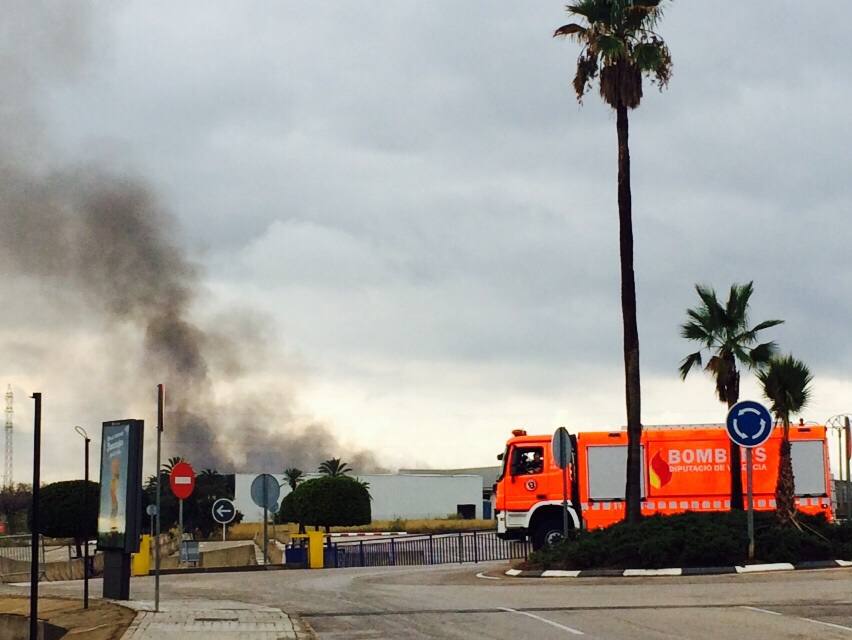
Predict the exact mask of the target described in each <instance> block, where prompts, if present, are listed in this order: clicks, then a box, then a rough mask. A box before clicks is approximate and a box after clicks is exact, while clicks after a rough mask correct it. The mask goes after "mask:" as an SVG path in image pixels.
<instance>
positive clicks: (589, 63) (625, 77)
mask: <svg viewBox="0 0 852 640" xmlns="http://www.w3.org/2000/svg"><path fill="white" fill-rule="evenodd" d="M662 4H663V2H662V0H577V1H576V2H574V3H572V4H569V5H568V7H567V10H568V13H570V14H571V15H572V16H577V17H578V18H580V19H581V21H582V22H584V24H576V23H571V24H566V25H564V26H562V27H560V28H559V29H557V30H556V32H555V33H554V34H553V35H554V36H557V37H566V38H570V39H572V40H574V41H575V42H577V43H578V44H579V45H580V46H581V47H582V50H581V51H580V56H579V58H578V59H577V73H576V75H575V76H574V91H575V93H576V94H577V100H578V101H580V102H582V100H583V96H584V95H585V94H586V93H587V92H588V91H589V90H590V89H591V88H592V85H593V84H594V81H595V80H596V79H597V80H598V85H599V91H600V96H601V98H602V99H603V101H604V102H605V103H606V104H608V105H609V106H610V107H612V108H613V109H614V110H615V115H616V132H617V134H618V223H619V224H618V228H619V252H620V255H621V315H622V321H623V325H624V379H625V398H626V405H627V443H628V444H627V482H626V495H625V498H626V502H627V520H628V521H630V522H636V521H638V520H639V518H641V516H642V511H641V503H640V500H641V487H640V476H639V469H640V465H641V463H642V461H641V458H640V449H639V442H640V440H641V437H642V418H641V413H642V411H641V409H642V407H641V397H640V380H639V329H638V327H637V324H636V281H635V277H634V274H633V211H632V196H631V192H630V147H629V144H628V133H629V121H628V115H627V114H628V111H629V110H630V109H635V108H636V107H638V106H639V103H640V102H641V101H642V76H643V75H644V76H647V77H649V78H650V79H651V81H652V82H654V83H656V84H657V85H658V86H659V87H660V89H662V88H663V87H665V86H666V85H667V84H668V81H669V78H670V77H671V72H672V58H671V54H670V52H669V48H668V47H667V46H666V43H665V42H664V41H663V39H662V38H661V37H660V36H659V35H657V33H656V32H655V31H654V29H655V27H656V25H657V23H658V21H659V19H660V17H661V15H662V13H661V8H660V7H661V5H662Z"/></svg>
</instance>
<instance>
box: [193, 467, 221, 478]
mask: <svg viewBox="0 0 852 640" xmlns="http://www.w3.org/2000/svg"><path fill="white" fill-rule="evenodd" d="M218 475H219V472H218V471H216V469H203V470H202V471H201V473H199V474H198V477H199V478H214V477H216V476H218Z"/></svg>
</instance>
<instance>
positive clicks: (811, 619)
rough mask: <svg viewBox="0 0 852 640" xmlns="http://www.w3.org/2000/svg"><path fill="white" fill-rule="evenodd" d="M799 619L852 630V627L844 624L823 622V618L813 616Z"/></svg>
mask: <svg viewBox="0 0 852 640" xmlns="http://www.w3.org/2000/svg"><path fill="white" fill-rule="evenodd" d="M799 620H806V621H807V622H816V623H817V624H821V625H825V626H826V627H832V628H833V629H843V630H844V631H852V627H844V626H843V625H842V624H834V623H833V622H823V621H822V620H814V619H813V618H802V617H800V618H799Z"/></svg>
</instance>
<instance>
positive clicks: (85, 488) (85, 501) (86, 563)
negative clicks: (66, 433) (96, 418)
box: [74, 426, 92, 609]
mask: <svg viewBox="0 0 852 640" xmlns="http://www.w3.org/2000/svg"><path fill="white" fill-rule="evenodd" d="M74 431H76V432H77V433H79V434H80V436H81V437H82V438H83V440H84V441H85V445H84V447H85V453H84V455H83V458H84V462H83V477H84V479H85V481H84V483H83V536H84V538H85V540H84V541H83V608H84V609H88V608H89V530H88V528H87V525H88V523H89V521H88V515H89V443H90V442H91V441H92V439H91V438H90V437H89V434H88V433H86V430H85V429H84V428H83V427H80V426H76V427H74Z"/></svg>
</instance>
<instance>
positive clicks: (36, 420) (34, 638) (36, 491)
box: [30, 393, 41, 640]
mask: <svg viewBox="0 0 852 640" xmlns="http://www.w3.org/2000/svg"><path fill="white" fill-rule="evenodd" d="M32 398H33V400H34V401H35V414H34V417H33V517H32V531H31V538H30V640H38V556H39V554H38V530H39V524H40V523H39V498H40V497H41V495H40V494H41V487H40V486H39V485H40V483H41V394H40V393H34V394H33V395H32Z"/></svg>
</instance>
